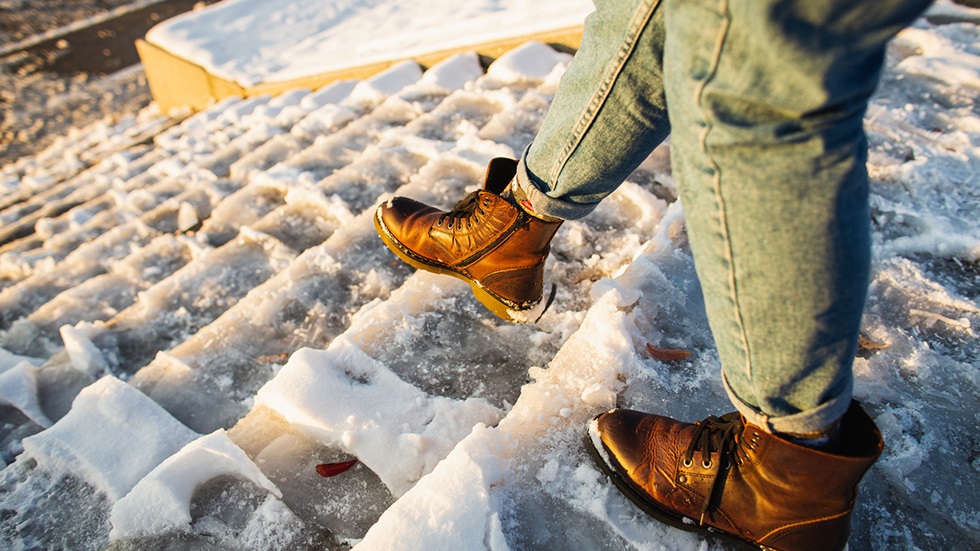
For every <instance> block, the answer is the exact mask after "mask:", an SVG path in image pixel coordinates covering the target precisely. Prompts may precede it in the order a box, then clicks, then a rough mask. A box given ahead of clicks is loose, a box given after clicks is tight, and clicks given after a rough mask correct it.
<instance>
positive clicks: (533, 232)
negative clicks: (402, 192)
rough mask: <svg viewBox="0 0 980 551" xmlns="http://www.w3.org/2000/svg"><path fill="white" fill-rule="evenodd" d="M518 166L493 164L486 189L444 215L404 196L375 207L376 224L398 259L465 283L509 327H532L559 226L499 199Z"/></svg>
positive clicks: (540, 308)
mask: <svg viewBox="0 0 980 551" xmlns="http://www.w3.org/2000/svg"><path fill="white" fill-rule="evenodd" d="M516 172H517V161H515V160H513V159H505V158H497V159H493V160H492V161H490V164H489V165H488V166H487V173H486V177H485V178H484V184H483V187H484V189H482V190H478V191H475V192H473V193H471V194H469V195H468V196H467V197H466V198H464V199H463V200H462V201H460V202H459V203H457V204H456V206H455V207H453V208H452V210H450V211H448V212H446V211H442V210H439V209H436V208H433V207H430V206H427V205H424V204H422V203H419V202H418V201H414V200H412V199H407V198H405V197H395V198H393V199H391V200H390V201H387V202H386V203H385V204H383V205H381V206H380V207H378V211H377V213H376V215H375V217H374V225H375V227H376V228H377V230H378V235H380V236H381V240H382V241H384V243H385V244H386V245H387V246H388V248H390V249H391V250H392V251H394V253H395V254H396V255H398V257H399V258H401V259H402V260H404V261H405V262H407V263H408V264H410V265H411V266H414V267H415V268H418V269H420V270H426V271H429V272H434V273H437V274H447V275H451V276H453V277H457V278H459V279H462V280H463V281H466V282H467V283H469V284H470V285H471V286H472V287H473V293H474V294H475V295H476V298H477V299H478V300H479V301H480V302H482V303H483V304H484V305H485V306H486V307H487V308H489V309H490V311H492V312H493V313H494V314H497V315H498V316H500V317H501V318H504V319H506V320H509V321H516V322H531V321H535V320H536V319H537V318H538V316H540V314H541V312H542V311H543V309H544V306H545V304H544V303H543V302H542V294H543V290H544V262H545V260H546V259H547V258H548V252H549V251H550V250H551V246H550V243H551V239H552V238H553V237H554V236H555V232H557V231H558V227H559V226H561V220H558V221H555V222H546V221H544V220H541V219H539V218H536V217H534V216H531V215H530V214H528V213H527V212H526V211H525V210H524V209H522V208H520V207H518V206H516V205H515V204H514V203H513V202H511V201H510V200H508V199H507V198H504V197H501V194H502V193H503V192H504V190H506V189H507V185H508V184H509V183H510V181H511V179H513V177H514V174H515V173H516Z"/></svg>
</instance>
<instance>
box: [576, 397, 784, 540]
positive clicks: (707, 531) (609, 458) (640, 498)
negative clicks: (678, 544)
mask: <svg viewBox="0 0 980 551" xmlns="http://www.w3.org/2000/svg"><path fill="white" fill-rule="evenodd" d="M596 419H598V416H596V418H594V419H592V422H590V423H589V429H588V432H587V433H586V435H585V447H586V449H588V451H589V455H591V456H592V459H593V460H594V461H595V463H596V465H598V466H599V470H601V471H602V472H603V473H605V474H606V476H608V477H609V480H611V481H612V483H613V484H614V485H615V486H616V488H617V489H618V490H619V491H620V492H621V493H622V494H623V495H624V496H626V499H628V500H630V502H632V503H633V505H636V506H637V507H638V508H639V509H640V510H642V511H643V512H644V513H646V514H648V515H649V516H651V517H653V518H654V519H655V520H657V521H659V522H661V523H663V524H666V525H668V526H673V527H674V528H678V529H680V530H684V531H685V532H694V533H697V534H703V535H708V536H712V537H715V538H719V539H722V540H725V541H727V542H728V543H732V544H735V545H737V546H738V547H739V549H745V550H759V549H761V550H763V551H776V550H774V549H772V548H770V547H766V546H764V545H759V544H758V543H754V542H751V541H748V540H745V539H742V538H740V537H738V536H736V535H734V534H731V533H728V532H723V531H721V530H718V529H717V528H713V527H711V526H704V525H700V524H698V521H697V520H695V519H692V518H690V517H685V516H682V515H678V514H677V513H674V512H673V511H670V510H668V509H665V508H663V507H661V506H660V505H659V504H657V503H656V502H653V501H651V500H650V499H649V498H647V497H646V496H645V495H644V493H645V492H643V491H642V490H640V489H639V488H637V487H636V485H635V484H634V483H633V481H632V480H630V479H629V477H627V476H625V475H623V474H620V471H625V469H623V466H622V465H620V464H619V462H618V461H616V457H615V456H614V455H613V454H612V452H610V451H609V449H608V448H606V446H605V445H604V444H603V443H602V440H601V439H600V438H599V433H598V431H597V430H595V428H594V427H595V425H596ZM600 446H601V448H602V449H601V450H600V449H599V447H600Z"/></svg>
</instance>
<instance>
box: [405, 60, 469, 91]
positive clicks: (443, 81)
mask: <svg viewBox="0 0 980 551" xmlns="http://www.w3.org/2000/svg"><path fill="white" fill-rule="evenodd" d="M482 76H483V67H481V66H480V58H479V57H478V56H477V55H476V54H475V53H472V52H470V53H468V54H458V55H454V56H452V57H450V58H448V59H446V60H444V61H441V62H439V63H437V64H436V65H433V66H432V67H430V68H429V70H427V71H426V72H425V74H424V75H423V76H422V80H420V81H419V83H420V84H429V85H433V86H436V87H439V88H441V89H443V90H459V89H462V88H463V87H464V86H465V85H466V83H467V82H473V81H475V80H476V79H478V78H480V77H482Z"/></svg>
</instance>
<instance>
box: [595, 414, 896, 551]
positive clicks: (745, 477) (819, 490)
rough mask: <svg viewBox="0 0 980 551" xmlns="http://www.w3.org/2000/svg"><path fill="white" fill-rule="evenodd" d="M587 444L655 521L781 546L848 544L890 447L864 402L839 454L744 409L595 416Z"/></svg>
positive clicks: (811, 550) (785, 549) (811, 549)
mask: <svg viewBox="0 0 980 551" xmlns="http://www.w3.org/2000/svg"><path fill="white" fill-rule="evenodd" d="M586 442H587V446H588V447H590V448H591V450H590V451H591V452H592V454H593V457H594V458H595V459H596V461H597V463H598V465H599V467H600V468H601V469H602V470H603V471H604V472H605V473H606V474H607V475H608V476H609V477H610V479H611V480H612V481H613V482H614V483H615V484H616V486H617V487H618V488H619V489H620V490H621V491H622V492H623V493H624V494H625V495H626V496H627V497H628V498H629V499H630V500H631V501H632V502H633V503H635V504H636V505H637V506H638V507H640V508H641V509H643V510H644V511H646V512H647V513H648V514H650V515H651V516H653V517H654V518H656V519H658V520H660V521H663V522H665V523H667V524H670V525H672V526H675V527H678V528H681V529H684V530H689V531H690V530H693V531H703V532H712V533H715V534H717V535H721V536H727V538H728V539H732V540H736V541H738V542H741V543H742V544H749V546H750V547H752V548H762V549H777V550H781V551H826V550H834V549H843V548H844V547H845V545H846V544H847V538H848V535H849V534H850V518H851V510H852V509H853V507H854V500H855V496H856V495H857V486H858V482H859V481H860V480H861V477H862V476H864V473H865V472H866V471H867V470H868V468H869V467H871V465H872V463H874V462H875V460H877V458H878V456H879V455H880V454H881V451H882V448H883V443H882V439H881V433H880V432H879V431H878V428H877V427H876V426H875V424H874V422H873V421H872V420H871V418H870V417H868V415H867V414H866V413H865V412H864V410H862V409H861V407H860V406H859V405H857V403H856V402H852V403H851V406H850V409H848V411H847V413H845V414H844V417H843V418H842V419H841V421H840V433H839V438H836V439H835V442H834V445H833V447H832V450H833V451H827V450H823V449H818V448H811V447H807V446H804V445H800V444H797V443H794V442H792V441H790V440H789V439H785V438H782V437H780V436H777V435H774V434H770V433H767V432H765V431H763V430H762V429H761V428H759V427H757V426H754V425H752V424H750V423H748V422H746V421H745V419H744V418H743V417H742V416H741V415H739V414H738V413H729V414H726V415H722V416H721V417H709V418H708V419H705V420H704V421H701V422H700V423H697V424H690V423H683V422H680V421H676V420H674V419H670V418H668V417H662V416H659V415H651V414H646V413H641V412H637V411H630V410H625V409H616V410H612V411H610V412H607V413H603V414H601V415H599V416H598V417H596V418H595V419H594V420H593V421H592V423H591V425H590V427H589V438H587V439H586Z"/></svg>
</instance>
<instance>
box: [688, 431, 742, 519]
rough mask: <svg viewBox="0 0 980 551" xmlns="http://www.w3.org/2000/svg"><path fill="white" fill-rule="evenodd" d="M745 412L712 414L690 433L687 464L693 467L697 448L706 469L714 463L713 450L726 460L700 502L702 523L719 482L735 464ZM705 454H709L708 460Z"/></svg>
mask: <svg viewBox="0 0 980 551" xmlns="http://www.w3.org/2000/svg"><path fill="white" fill-rule="evenodd" d="M743 428H744V425H743V424H742V416H741V415H739V413H738V412H732V413H726V414H725V415H722V416H721V417H715V416H714V415H712V416H711V417H708V418H707V419H705V420H703V421H700V422H699V423H698V424H697V427H696V428H695V429H694V434H693V435H691V443H690V444H688V446H687V451H686V452H685V454H684V466H685V467H690V466H691V465H692V464H693V463H694V452H695V450H699V451H700V452H701V458H702V460H701V461H702V464H701V466H702V467H704V468H705V469H708V468H710V467H711V452H712V451H714V452H717V453H718V456H719V460H720V461H722V462H723V463H722V464H721V466H720V467H719V469H718V473H717V474H716V475H715V478H714V481H713V482H712V483H711V491H709V492H708V494H707V495H706V496H705V498H704V502H703V503H702V504H701V518H700V520H699V521H698V522H699V524H704V515H705V514H706V513H707V512H708V507H710V505H711V501H712V499H713V498H714V495H715V490H716V489H717V488H718V482H719V481H720V480H721V479H723V478H724V476H723V472H724V471H727V470H728V469H729V468H730V467H731V464H732V461H733V459H734V456H735V454H737V453H738V452H737V449H738V435H739V434H740V433H741V432H742V430H743ZM704 458H707V460H705V459H704Z"/></svg>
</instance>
